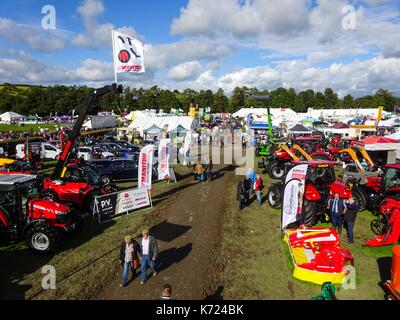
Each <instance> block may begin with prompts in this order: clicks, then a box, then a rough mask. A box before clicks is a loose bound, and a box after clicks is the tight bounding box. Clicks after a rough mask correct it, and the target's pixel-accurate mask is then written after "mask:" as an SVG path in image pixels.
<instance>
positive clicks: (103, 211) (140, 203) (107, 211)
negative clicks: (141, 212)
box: [93, 188, 152, 223]
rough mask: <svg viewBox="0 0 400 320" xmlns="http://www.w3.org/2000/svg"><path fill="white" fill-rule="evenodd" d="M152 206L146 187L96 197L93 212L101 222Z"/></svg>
mask: <svg viewBox="0 0 400 320" xmlns="http://www.w3.org/2000/svg"><path fill="white" fill-rule="evenodd" d="M151 206H152V203H151V199H150V195H149V192H148V191H147V189H146V188H138V189H130V190H124V191H121V192H115V193H111V194H107V195H104V196H98V197H96V198H95V201H94V208H93V214H97V216H98V219H99V222H100V223H101V222H105V221H108V220H111V219H113V218H115V217H117V216H119V215H122V214H125V213H128V212H131V211H134V210H137V209H140V208H145V207H151Z"/></svg>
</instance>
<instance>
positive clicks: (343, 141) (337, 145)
mask: <svg viewBox="0 0 400 320" xmlns="http://www.w3.org/2000/svg"><path fill="white" fill-rule="evenodd" d="M357 142H358V140H356V139H354V138H342V137H338V136H335V137H333V138H332V139H331V141H330V142H329V145H330V146H329V147H328V149H327V152H328V153H329V154H330V156H331V157H332V160H333V161H338V160H339V159H340V158H343V154H342V153H341V152H340V151H342V150H343V149H348V148H350V149H352V148H353V146H354V143H357ZM349 160H350V159H349Z"/></svg>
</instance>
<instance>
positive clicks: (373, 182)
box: [348, 164, 400, 215]
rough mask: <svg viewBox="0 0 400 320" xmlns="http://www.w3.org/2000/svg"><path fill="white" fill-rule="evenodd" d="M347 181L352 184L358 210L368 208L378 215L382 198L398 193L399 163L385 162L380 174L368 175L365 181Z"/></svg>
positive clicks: (399, 189) (399, 181)
mask: <svg viewBox="0 0 400 320" xmlns="http://www.w3.org/2000/svg"><path fill="white" fill-rule="evenodd" d="M348 182H349V183H352V184H353V186H352V193H353V196H354V197H355V198H356V200H357V203H358V206H359V210H360V211H362V210H365V209H368V210H370V211H371V212H372V213H374V214H375V215H378V214H379V212H380V211H381V207H382V201H383V200H384V199H386V198H387V197H394V196H396V195H400V164H387V165H385V166H384V167H383V173H382V175H378V176H372V177H368V178H367V179H366V181H362V179H358V180H356V181H348Z"/></svg>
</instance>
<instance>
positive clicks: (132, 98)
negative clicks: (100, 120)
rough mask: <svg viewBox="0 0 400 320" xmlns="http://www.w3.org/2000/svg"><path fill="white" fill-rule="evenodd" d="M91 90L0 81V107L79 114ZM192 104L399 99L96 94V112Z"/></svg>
mask: <svg viewBox="0 0 400 320" xmlns="http://www.w3.org/2000/svg"><path fill="white" fill-rule="evenodd" d="M90 89H91V88H89V87H87V86H63V85H55V86H49V87H42V86H25V85H12V84H7V83H6V84H4V85H1V86H0V112H1V113H3V112H5V111H14V112H17V113H20V114H23V115H29V114H38V115H40V116H46V115H49V114H50V113H52V114H53V115H54V114H55V113H57V114H59V115H61V114H71V113H72V110H75V113H78V112H79V109H80V107H81V106H82V105H83V103H84V101H85V99H86V96H87V95H88V92H89V91H90ZM267 94H270V95H271V96H272V100H271V101H270V102H266V101H263V102H259V101H256V100H255V98H254V96H256V95H267ZM190 103H194V104H198V105H199V107H203V108H205V107H210V108H211V112H212V113H220V112H231V113H233V112H235V111H237V110H239V109H240V108H242V107H266V106H267V105H268V104H269V106H271V107H274V108H279V107H285V108H291V109H292V110H294V111H296V112H307V110H308V108H314V109H349V108H352V109H362V108H376V107H378V106H383V107H384V109H385V110H386V111H393V108H394V106H395V105H400V98H399V97H395V96H393V94H392V93H391V92H389V91H388V90H384V89H379V90H378V91H377V92H376V93H375V94H374V95H367V96H363V97H358V98H354V97H353V96H351V95H347V96H345V97H344V98H343V99H340V98H339V97H338V94H337V93H336V92H334V91H333V90H332V89H331V88H326V89H325V90H324V92H315V91H314V90H311V89H310V90H305V91H300V92H297V91H296V90H295V89H293V88H289V89H287V88H277V89H275V90H271V91H268V90H258V89H256V88H248V87H237V88H235V89H234V90H233V92H232V93H231V94H230V95H227V94H226V93H225V92H224V91H223V90H222V89H218V90H217V91H216V92H213V91H211V90H201V91H196V90H192V89H185V90H183V91H178V90H174V91H171V90H167V89H161V88H159V87H157V86H153V87H151V88H148V89H144V88H130V87H126V88H124V92H123V94H122V95H120V96H118V95H115V94H106V95H104V96H102V97H100V98H99V99H97V100H96V101H95V102H94V105H93V109H92V113H93V114H96V113H97V112H98V111H114V112H115V113H120V112H124V111H126V112H129V111H131V110H144V109H163V110H164V112H168V111H170V109H171V108H174V109H178V108H180V109H182V110H183V111H184V112H188V110H189V106H190Z"/></svg>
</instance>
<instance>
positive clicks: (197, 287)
mask: <svg viewBox="0 0 400 320" xmlns="http://www.w3.org/2000/svg"><path fill="white" fill-rule="evenodd" d="M217 169H218V168H217ZM233 170H234V169H233V167H226V168H223V169H220V171H217V174H216V178H215V180H214V181H212V182H203V183H196V184H193V185H192V186H190V187H189V188H186V189H184V190H182V191H180V192H179V193H178V194H177V195H176V199H174V202H173V204H172V205H171V206H170V207H169V208H168V209H167V210H166V211H165V212H164V213H163V215H164V217H163V221H162V222H161V223H160V224H158V225H157V226H154V227H153V228H152V229H151V233H152V235H153V236H154V237H155V238H156V239H157V241H158V245H159V248H160V254H159V258H158V265H159V273H158V275H157V276H156V277H150V278H149V280H148V281H147V282H146V283H145V284H144V285H141V284H140V275H139V273H138V275H137V277H136V278H135V279H134V280H132V281H131V282H130V283H129V284H128V285H127V286H126V287H125V288H121V287H120V286H119V285H120V283H121V269H119V272H118V274H116V276H115V278H114V280H113V281H111V283H110V284H109V285H108V286H107V287H106V288H104V289H103V290H102V291H101V292H100V293H99V295H98V296H97V297H96V299H132V300H133V299H136V300H137V299H146V300H148V299H158V297H159V294H160V289H161V287H162V286H163V285H164V284H166V283H169V284H170V285H171V286H172V288H173V296H174V297H175V298H177V299H180V300H183V299H204V298H207V292H206V290H207V289H211V291H212V290H213V288H209V280H210V278H211V273H212V270H213V268H212V267H213V263H214V259H215V254H217V253H218V246H219V243H220V232H221V223H222V217H223V210H224V207H225V201H226V197H224V190H227V188H228V187H229V186H231V183H233V182H232V181H233V179H232V178H233V175H234V171H233ZM138 272H139V270H138ZM150 272H151V271H150V269H149V270H148V274H150Z"/></svg>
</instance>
